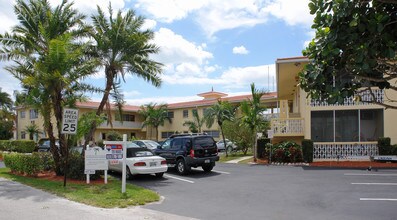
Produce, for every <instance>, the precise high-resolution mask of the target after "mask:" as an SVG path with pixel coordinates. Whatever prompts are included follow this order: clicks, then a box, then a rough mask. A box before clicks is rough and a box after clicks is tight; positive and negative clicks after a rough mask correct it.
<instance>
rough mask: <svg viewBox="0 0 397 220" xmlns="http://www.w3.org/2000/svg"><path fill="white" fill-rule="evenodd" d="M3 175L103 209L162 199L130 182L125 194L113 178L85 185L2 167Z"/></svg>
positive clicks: (119, 183) (142, 203) (0, 174)
mask: <svg viewBox="0 0 397 220" xmlns="http://www.w3.org/2000/svg"><path fill="white" fill-rule="evenodd" d="M0 177H3V178H7V179H10V180H13V181H16V182H20V183H22V184H25V185H29V186H32V187H34V188H37V189H41V190H44V191H47V192H50V193H53V194H55V195H57V196H61V197H65V198H67V199H69V200H72V201H75V202H80V203H84V204H87V205H91V206H96V207H102V208H115V207H119V208H125V207H128V206H135V205H144V204H146V203H150V202H155V201H159V199H160V196H159V195H158V194H157V193H156V192H153V191H151V190H148V189H145V188H142V187H139V186H135V185H132V184H126V193H124V194H123V193H121V181H120V180H117V179H115V178H112V177H109V178H108V184H82V183H78V184H77V183H71V182H68V183H67V185H66V188H64V187H63V182H60V181H52V180H47V179H43V178H35V177H25V176H18V175H14V174H12V173H10V170H9V169H8V168H0Z"/></svg>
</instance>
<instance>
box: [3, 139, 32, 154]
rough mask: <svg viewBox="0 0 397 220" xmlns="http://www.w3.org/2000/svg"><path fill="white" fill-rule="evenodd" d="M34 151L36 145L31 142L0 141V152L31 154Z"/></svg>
mask: <svg viewBox="0 0 397 220" xmlns="http://www.w3.org/2000/svg"><path fill="white" fill-rule="evenodd" d="M35 149H36V143H35V142H34V141H32V140H0V150H1V151H11V152H18V153H32V152H33V151H34V150H35Z"/></svg>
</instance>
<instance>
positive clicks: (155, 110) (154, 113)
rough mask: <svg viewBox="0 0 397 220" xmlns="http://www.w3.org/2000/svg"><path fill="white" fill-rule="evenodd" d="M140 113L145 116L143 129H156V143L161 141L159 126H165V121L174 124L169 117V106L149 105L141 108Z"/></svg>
mask: <svg viewBox="0 0 397 220" xmlns="http://www.w3.org/2000/svg"><path fill="white" fill-rule="evenodd" d="M138 112H139V114H141V115H142V116H143V120H144V121H143V124H142V127H148V126H151V127H154V128H155V129H156V141H158V140H159V135H158V133H159V126H163V125H164V122H165V121H168V122H170V123H171V122H172V121H171V118H170V117H169V116H168V106H167V105H166V104H162V105H157V104H156V103H149V104H146V105H143V106H141V109H140V110H139V111H138Z"/></svg>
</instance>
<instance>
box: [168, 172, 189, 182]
mask: <svg viewBox="0 0 397 220" xmlns="http://www.w3.org/2000/svg"><path fill="white" fill-rule="evenodd" d="M164 176H165V177H168V178H171V179H176V180H180V181H184V182H188V183H194V182H193V181H191V180H187V179H182V178H179V177H176V176H171V175H168V174H164Z"/></svg>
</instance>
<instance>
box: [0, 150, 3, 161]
mask: <svg viewBox="0 0 397 220" xmlns="http://www.w3.org/2000/svg"><path fill="white" fill-rule="evenodd" d="M0 160H3V151H0Z"/></svg>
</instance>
